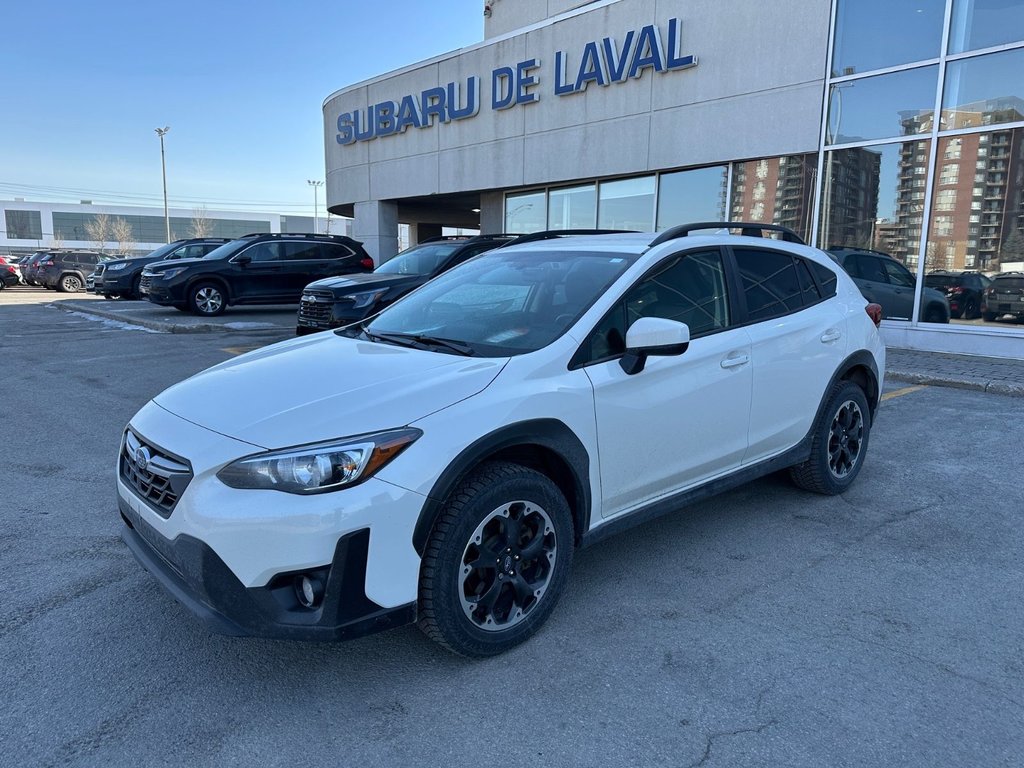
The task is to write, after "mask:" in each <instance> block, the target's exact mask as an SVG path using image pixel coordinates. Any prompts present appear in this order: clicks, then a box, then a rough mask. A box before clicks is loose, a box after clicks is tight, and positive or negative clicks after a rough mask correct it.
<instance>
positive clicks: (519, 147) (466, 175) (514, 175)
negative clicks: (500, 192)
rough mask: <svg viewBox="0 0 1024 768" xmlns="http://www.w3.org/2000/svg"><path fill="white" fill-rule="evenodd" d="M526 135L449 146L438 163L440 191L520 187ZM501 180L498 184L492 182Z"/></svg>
mask: <svg viewBox="0 0 1024 768" xmlns="http://www.w3.org/2000/svg"><path fill="white" fill-rule="evenodd" d="M523 141H524V140H523V138H522V137H517V138H511V139H502V140H501V141H491V142H488V143H486V144H474V145H473V146H469V147H458V148H456V149H446V150H444V151H442V152H441V154H440V159H439V162H438V185H437V186H438V191H439V192H442V193H445V192H461V191H465V190H472V189H487V188H491V187H519V186H522V185H523V184H524V183H529V182H526V181H524V178H523V157H524V156H525V155H526V154H527V153H528V151H529V150H524V146H523ZM495 180H498V182H499V183H498V184H493V183H492V182H494V181H495Z"/></svg>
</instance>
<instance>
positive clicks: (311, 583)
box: [295, 576, 324, 608]
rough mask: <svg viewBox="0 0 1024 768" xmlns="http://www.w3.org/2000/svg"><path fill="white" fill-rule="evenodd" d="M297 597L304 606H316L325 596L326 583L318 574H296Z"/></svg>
mask: <svg viewBox="0 0 1024 768" xmlns="http://www.w3.org/2000/svg"><path fill="white" fill-rule="evenodd" d="M295 597H296V598H297V599H298V601H299V605H301V606H302V607H303V608H316V607H317V606H318V605H320V601H321V600H323V597H324V583H323V582H322V581H320V579H318V578H317V577H316V576H296V577H295Z"/></svg>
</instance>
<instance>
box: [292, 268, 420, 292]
mask: <svg viewBox="0 0 1024 768" xmlns="http://www.w3.org/2000/svg"><path fill="white" fill-rule="evenodd" d="M428 279H429V277H428V276H427V275H377V274H374V273H373V272H366V273H363V274H358V273H357V274H354V275H344V276H341V277H325V278H324V279H323V280H317V281H316V282H314V283H310V284H309V285H307V286H306V289H307V290H315V289H320V290H329V291H331V293H333V294H334V295H335V296H347V295H349V294H352V293H362V292H363V291H373V290H376V289H381V288H394V287H395V286H399V285H416V284H418V283H425V282H426V281H427V280H428Z"/></svg>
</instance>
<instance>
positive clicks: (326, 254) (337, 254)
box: [320, 243, 355, 259]
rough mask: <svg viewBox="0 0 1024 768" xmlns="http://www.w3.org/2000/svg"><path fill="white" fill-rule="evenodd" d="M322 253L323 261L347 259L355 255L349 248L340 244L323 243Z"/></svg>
mask: <svg viewBox="0 0 1024 768" xmlns="http://www.w3.org/2000/svg"><path fill="white" fill-rule="evenodd" d="M320 252H321V254H322V255H321V256H320V258H322V259H346V258H348V257H349V256H351V255H353V254H354V253H355V251H353V250H352V249H351V248H349V247H348V246H346V245H339V244H338V243H323V244H322V245H321V246H320Z"/></svg>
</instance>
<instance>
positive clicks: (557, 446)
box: [413, 419, 592, 556]
mask: <svg viewBox="0 0 1024 768" xmlns="http://www.w3.org/2000/svg"><path fill="white" fill-rule="evenodd" d="M488 461H508V462H512V463H516V464H521V465H523V466H526V467H529V468H531V469H535V470H537V471H539V472H541V473H542V474H544V475H546V476H547V477H548V478H550V479H551V480H552V481H553V482H554V483H555V485H557V486H558V488H559V490H560V491H561V492H562V494H563V495H564V496H565V499H566V501H567V502H568V504H569V509H570V510H571V511H572V516H573V527H574V529H575V530H574V534H575V539H576V543H577V544H579V542H580V540H581V539H582V537H583V534H584V533H586V531H587V530H588V529H589V528H590V514H591V509H592V494H591V490H590V455H589V454H588V453H587V449H586V448H585V447H584V445H583V443H582V442H581V441H580V439H579V438H578V437H577V436H576V434H575V433H574V432H573V431H572V430H571V429H570V428H569V427H568V426H567V425H566V424H565V423H564V422H561V421H559V420H557V419H532V420H529V421H520V422H516V423H514V424H508V425H506V426H503V427H501V428H500V429H497V430H495V431H494V432H491V433H489V434H487V435H484V436H483V437H481V438H479V439H477V440H475V441H474V442H473V443H472V444H470V445H469V446H468V447H467V448H465V449H464V450H463V451H462V452H461V453H459V455H458V456H456V457H455V459H454V460H453V461H452V462H451V463H450V464H449V465H448V466H447V467H446V468H445V470H444V471H443V472H442V473H441V474H440V476H439V477H438V479H437V481H436V482H435V483H434V486H433V488H431V490H430V493H429V494H428V495H427V499H426V502H425V503H424V505H423V509H422V510H421V511H420V515H419V519H418V520H417V521H416V527H415V529H414V530H413V547H414V548H415V549H416V552H417V553H418V554H419V555H420V556H422V555H423V552H424V549H425V547H426V543H427V539H428V538H429V537H430V533H431V531H432V530H433V528H434V525H435V524H436V522H437V520H438V518H439V517H440V516H441V512H442V510H443V508H444V504H445V501H446V500H447V499H448V497H449V496H450V495H451V494H452V492H454V491H455V489H456V488H458V486H459V484H460V483H461V482H462V480H463V479H465V478H466V476H467V475H469V474H470V473H471V472H472V471H473V470H474V469H476V468H477V467H479V466H480V465H481V464H484V463H486V462H488Z"/></svg>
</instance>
